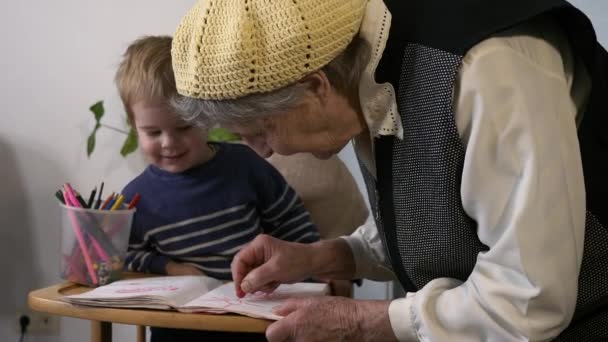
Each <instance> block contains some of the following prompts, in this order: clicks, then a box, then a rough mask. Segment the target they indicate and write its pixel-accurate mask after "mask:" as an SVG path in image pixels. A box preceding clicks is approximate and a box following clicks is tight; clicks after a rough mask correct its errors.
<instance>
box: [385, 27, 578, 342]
mask: <svg viewBox="0 0 608 342" xmlns="http://www.w3.org/2000/svg"><path fill="white" fill-rule="evenodd" d="M562 43H563V41H562ZM565 51H569V50H568V49H567V43H566V48H565V49H564V50H560V48H559V47H556V45H555V44H550V43H548V42H547V41H546V40H543V39H538V37H531V36H517V37H498V38H491V39H489V40H486V41H484V42H482V43H481V44H479V45H477V46H476V47H475V48H474V50H471V52H470V53H469V54H467V56H466V57H465V60H464V64H463V66H462V68H461V70H460V73H459V76H458V77H459V79H458V80H457V86H456V88H455V93H454V94H455V98H454V105H455V111H456V116H457V117H456V120H457V125H458V128H459V131H460V133H461V137H462V141H463V143H464V146H465V151H466V157H465V161H464V169H463V175H462V185H461V198H462V201H463V205H464V209H465V211H466V213H467V214H468V215H469V216H470V217H471V218H473V219H474V220H475V221H476V222H477V224H478V236H479V239H480V240H481V241H482V242H483V243H484V244H486V245H487V246H488V247H489V250H488V251H487V252H484V253H480V254H479V255H478V258H477V262H476V264H475V267H474V269H473V272H472V273H471V275H470V277H469V278H468V279H467V280H466V281H465V282H461V281H458V280H455V279H450V278H439V279H435V280H433V281H431V282H429V283H428V284H427V285H426V286H425V287H424V288H422V289H421V290H420V291H418V292H416V293H408V295H407V296H406V297H405V298H400V299H397V300H394V301H392V302H391V305H390V307H389V316H390V319H391V325H392V327H393V331H394V332H395V334H396V336H397V337H398V338H399V340H401V341H410V340H423V341H467V342H469V341H542V340H549V339H551V338H553V337H555V336H557V335H558V334H559V333H560V332H561V331H562V330H563V329H564V328H566V327H567V326H568V324H569V322H570V320H571V318H572V315H573V313H574V309H575V305H576V297H577V282H578V275H579V269H580V265H581V259H582V254H583V239H584V231H585V189H584V180H583V172H582V166H581V157H580V152H579V145H578V139H577V132H576V120H575V118H576V115H577V107H576V105H575V102H576V101H575V100H574V99H573V98H572V92H573V90H572V89H571V88H572V74H573V68H574V67H573V66H572V60H567V59H568V58H570V56H569V52H565Z"/></svg>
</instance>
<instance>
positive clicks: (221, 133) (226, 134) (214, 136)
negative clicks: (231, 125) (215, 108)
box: [207, 127, 241, 142]
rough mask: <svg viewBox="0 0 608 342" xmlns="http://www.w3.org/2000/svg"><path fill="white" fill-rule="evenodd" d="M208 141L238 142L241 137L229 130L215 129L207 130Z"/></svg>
mask: <svg viewBox="0 0 608 342" xmlns="http://www.w3.org/2000/svg"><path fill="white" fill-rule="evenodd" d="M207 139H208V140H209V141H213V142H221V141H239V140H241V136H239V135H238V134H236V133H232V132H230V131H229V130H227V129H225V128H222V127H215V128H212V129H210V130H209V137H208V138H207Z"/></svg>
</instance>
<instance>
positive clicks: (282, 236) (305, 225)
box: [279, 222, 312, 240]
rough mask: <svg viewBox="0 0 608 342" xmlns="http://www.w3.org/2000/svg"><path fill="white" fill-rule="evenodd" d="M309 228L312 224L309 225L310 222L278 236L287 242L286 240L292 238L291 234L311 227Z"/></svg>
mask: <svg viewBox="0 0 608 342" xmlns="http://www.w3.org/2000/svg"><path fill="white" fill-rule="evenodd" d="M311 226H312V223H310V222H306V223H303V224H301V225H299V226H298V227H296V229H294V230H290V231H288V232H287V233H286V234H283V235H281V236H279V239H281V240H287V238H288V237H290V236H292V235H293V234H295V233H297V232H299V231H301V230H303V229H306V228H307V227H311Z"/></svg>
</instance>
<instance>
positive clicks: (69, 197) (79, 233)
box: [64, 183, 97, 284]
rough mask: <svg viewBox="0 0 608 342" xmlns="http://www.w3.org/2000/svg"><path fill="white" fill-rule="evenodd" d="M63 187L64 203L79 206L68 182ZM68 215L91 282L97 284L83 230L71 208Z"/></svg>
mask: <svg viewBox="0 0 608 342" xmlns="http://www.w3.org/2000/svg"><path fill="white" fill-rule="evenodd" d="M64 188H65V199H66V203H68V204H69V205H71V206H73V207H79V203H78V201H76V200H75V198H74V193H73V190H72V187H71V186H70V184H68V183H66V184H65V185H64ZM68 216H69V218H70V221H71V222H72V229H73V230H74V233H75V235H76V240H77V241H78V244H79V245H80V251H81V252H82V256H83V258H84V262H85V265H86V267H87V270H88V272H89V276H90V277H91V280H92V281H93V283H94V284H97V274H96V273H95V270H94V268H93V261H92V260H91V256H90V254H89V251H88V249H87V247H86V243H85V240H84V233H83V230H82V228H81V227H80V224H79V223H78V219H77V218H76V216H75V214H74V212H73V211H72V210H69V211H68Z"/></svg>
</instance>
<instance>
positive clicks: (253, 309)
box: [179, 283, 329, 320]
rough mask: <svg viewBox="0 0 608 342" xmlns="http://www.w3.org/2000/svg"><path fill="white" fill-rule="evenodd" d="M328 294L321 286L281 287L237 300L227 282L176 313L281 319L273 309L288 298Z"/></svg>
mask: <svg viewBox="0 0 608 342" xmlns="http://www.w3.org/2000/svg"><path fill="white" fill-rule="evenodd" d="M328 293H329V286H328V285H327V284H323V283H296V284H282V285H280V286H279V287H278V288H277V289H276V290H275V291H274V292H273V293H270V294H265V293H261V292H258V293H254V294H248V295H246V296H245V297H243V298H238V297H237V295H236V291H235V289H234V283H227V284H224V285H222V286H220V287H217V288H215V289H214V290H211V291H209V292H207V293H206V294H204V295H202V296H200V297H198V298H196V299H194V300H192V301H190V302H189V303H187V304H185V305H183V306H181V307H180V308H179V311H184V312H208V313H226V312H234V313H239V314H242V315H246V316H250V317H257V318H266V319H272V320H278V319H280V318H281V316H277V315H275V314H273V313H272V310H273V309H274V308H275V307H277V306H280V305H282V304H283V303H284V302H285V300H287V299H288V298H294V297H310V296H320V295H326V294H328Z"/></svg>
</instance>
